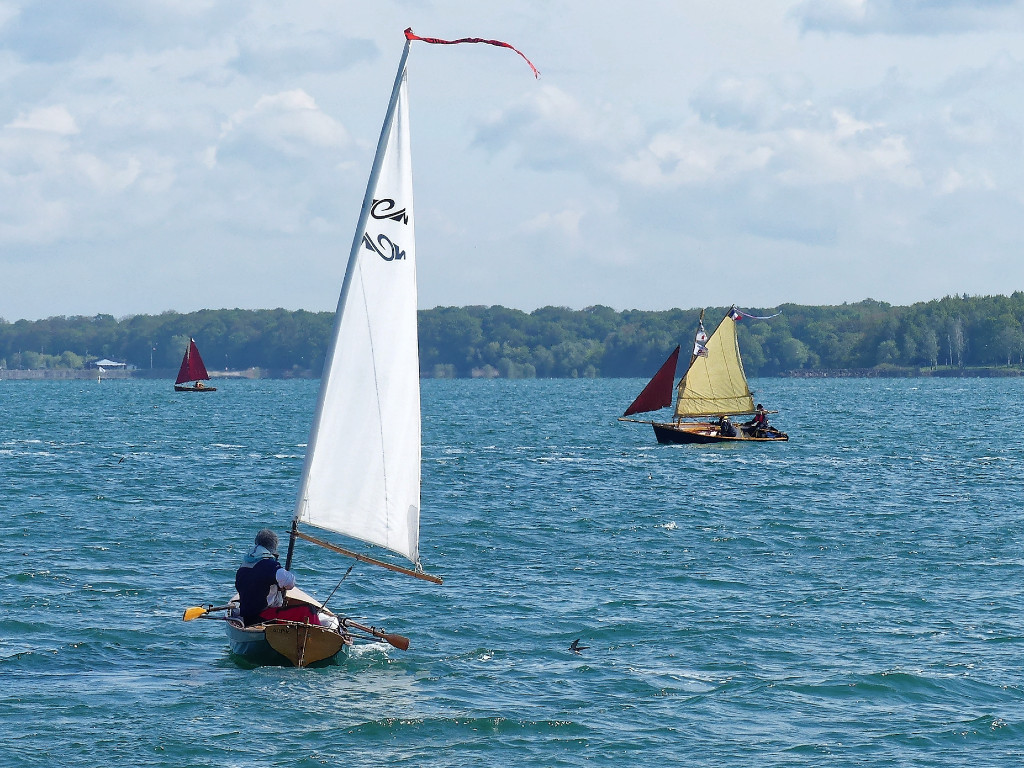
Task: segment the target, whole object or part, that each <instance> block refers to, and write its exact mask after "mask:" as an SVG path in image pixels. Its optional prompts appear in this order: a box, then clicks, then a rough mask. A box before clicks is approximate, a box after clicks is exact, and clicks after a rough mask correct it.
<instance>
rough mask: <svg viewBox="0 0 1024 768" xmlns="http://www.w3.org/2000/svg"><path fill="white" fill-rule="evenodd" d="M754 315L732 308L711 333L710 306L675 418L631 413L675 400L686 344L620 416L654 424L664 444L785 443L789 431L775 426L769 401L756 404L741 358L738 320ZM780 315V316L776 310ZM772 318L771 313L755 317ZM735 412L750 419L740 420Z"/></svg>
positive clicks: (700, 324) (697, 337)
mask: <svg viewBox="0 0 1024 768" xmlns="http://www.w3.org/2000/svg"><path fill="white" fill-rule="evenodd" d="M744 317H754V316H753V315H747V314H745V313H743V312H740V311H739V310H738V309H736V307H735V306H734V307H732V308H731V309H730V310H729V311H728V312H727V313H726V316H725V318H724V319H723V320H722V322H721V323H720V324H719V326H718V328H717V329H716V330H715V332H714V333H713V334H711V337H710V338H708V335H707V333H706V332H705V330H704V310H701V313H700V319H699V320H698V321H697V332H696V334H695V336H694V341H693V354H692V355H691V357H690V365H689V367H688V368H687V370H686V373H685V374H684V375H683V377H682V378H681V379H680V380H679V385H678V387H676V403H675V414H674V418H673V419H672V421H670V422H657V421H646V420H641V419H632V418H629V417H630V416H632V415H633V414H635V413H649V412H651V411H656V410H659V409H661V408H666V407H668V406H670V405H671V404H672V385H673V382H674V381H675V370H676V364H677V362H678V360H679V351H680V348H679V347H676V348H675V351H673V352H672V354H671V355H669V358H668V360H666V361H665V363H664V364H663V365H662V366H661V368H660V369H659V370H658V372H657V373H656V374H655V375H654V377H653V378H652V379H651V380H650V382H648V384H647V386H646V387H644V389H643V390H642V391H641V393H640V394H639V395H638V396H637V398H636V399H635V400H634V401H633V402H632V403H631V404H630V406H629V407H628V408H627V409H626V412H625V413H623V414H622V416H620V417H619V421H631V422H636V423H639V424H650V425H651V426H652V427H653V428H654V435H655V437H656V438H657V440H658V442H659V443H721V442H736V441H755V442H784V441H786V440H789V435H787V434H786V433H785V432H780V431H779V430H778V429H776V428H775V427H772V426H769V424H768V420H767V417H768V414H769V413H777V411H767V410H765V409H764V407H763V406H761V405H760V404H758V405H757V406H755V405H754V396H753V394H752V393H751V391H750V387H749V386H748V384H747V376H746V374H745V373H744V371H743V360H742V359H741V358H740V347H739V340H738V338H737V336H736V323H737V322H739V321H740V320H741V319H743V318H744ZM772 317H774V315H772ZM755 319H759V320H762V319H763V320H766V319H770V318H755ZM735 416H749V417H751V418H750V419H749V421H746V422H745V423H739V424H734V423H733V422H732V418H733V417H735Z"/></svg>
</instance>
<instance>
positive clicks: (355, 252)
mask: <svg viewBox="0 0 1024 768" xmlns="http://www.w3.org/2000/svg"><path fill="white" fill-rule="evenodd" d="M411 45H412V38H410V37H409V36H408V35H407V36H406V39H405V48H403V49H402V58H401V60H400V61H399V62H398V74H397V75H396V76H395V85H394V87H393V88H392V89H391V101H389V102H388V110H387V113H386V114H385V116H384V125H383V126H381V129H380V138H379V139H378V140H377V153H376V154H375V155H374V157H373V167H372V168H371V169H370V179H369V181H367V183H366V193H365V194H364V195H363V207H362V208H361V209H360V210H359V221H358V222H357V223H356V231H355V235H354V236H353V238H352V249H351V250H350V251H349V255H348V264H347V265H346V266H345V278H344V280H343V281H342V284H341V295H340V296H339V297H338V309H337V311H336V312H335V315H334V332H333V334H332V336H331V344H330V347H329V348H328V349H327V357H325V358H324V360H326V361H329V360H331V359H332V358H333V357H334V347H335V345H336V344H337V343H338V335H339V333H338V332H339V329H340V326H341V319H342V315H343V314H344V312H343V311H344V309H345V304H346V303H347V302H348V294H349V289H350V287H351V285H352V276H353V273H354V272H355V268H354V267H355V264H356V260H357V259H358V257H359V248H360V247H361V246H362V243H363V233H364V232H365V231H366V222H367V221H368V220H369V218H370V208H371V207H372V206H373V193H374V190H376V188H377V181H378V179H380V172H381V166H382V165H383V164H384V153H385V151H386V150H387V144H388V136H389V134H390V133H391V124H392V123H393V122H394V119H395V111H396V109H397V108H398V96H399V93H400V92H401V89H402V81H403V80H404V79H405V65H406V62H407V61H408V59H409V48H410V46H411ZM322 375H323V376H330V369H329V367H327V366H326V364H325V366H324V371H323V374H322ZM326 394H327V386H326V382H321V384H320V394H319V397H318V398H317V404H316V413H315V415H314V417H313V426H312V428H311V430H310V435H309V441H308V442H307V445H306V459H305V462H304V464H305V466H304V467H303V471H302V486H301V487H300V488H299V496H298V500H297V502H296V504H295V516H294V518H293V519H292V527H291V535H290V537H289V539H288V556H287V558H286V559H285V566H284V567H285V568H286V569H287V570H291V567H292V555H293V553H294V551H295V539H296V538H298V537H300V536H301V538H304V539H307V538H308V539H310V540H312V541H314V542H315V543H317V544H321V545H322V544H323V543H324V542H321V541H320V540H318V539H312V537H307V536H305V535H303V534H299V517H300V515H301V514H302V504H303V500H304V499H305V498H306V490H307V486H308V482H309V463H310V460H311V459H312V456H313V450H314V447H315V446H316V441H317V435H318V430H317V424H318V423H319V421H320V414H321V412H322V411H323V407H324V399H325V398H326ZM339 549H340V548H339ZM343 554H352V553H349V552H347V551H345V552H343ZM360 558H362V556H360ZM366 559H367V560H370V561H371V562H374V563H376V564H378V565H386V566H388V565H389V564H385V563H383V561H375V560H372V559H370V558H366ZM389 567H390V566H389ZM395 567H396V568H397V567H398V566H395ZM403 570H408V569H403ZM410 573H412V574H413V575H419V574H416V572H415V571H410Z"/></svg>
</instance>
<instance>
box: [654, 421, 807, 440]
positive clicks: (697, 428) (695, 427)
mask: <svg viewBox="0 0 1024 768" xmlns="http://www.w3.org/2000/svg"><path fill="white" fill-rule="evenodd" d="M651 426H652V427H653V428H654V436H655V437H656V438H657V439H658V442H659V443H663V444H675V443H780V442H786V441H788V440H789V435H787V434H786V433H785V432H777V434H773V435H772V436H770V437H754V436H753V435H746V434H744V433H743V428H742V427H738V429H739V430H740V433H739V434H737V435H734V436H731V437H730V436H728V435H723V434H722V432H721V430H720V429H719V427H718V425H717V424H715V423H713V422H710V421H684V422H670V423H665V422H656V421H652V422H651Z"/></svg>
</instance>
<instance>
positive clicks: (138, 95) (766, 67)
mask: <svg viewBox="0 0 1024 768" xmlns="http://www.w3.org/2000/svg"><path fill="white" fill-rule="evenodd" d="M406 27H412V29H413V30H414V31H415V32H416V33H417V34H418V35H421V36H424V37H439V38H448V39H451V38H461V37H484V38H493V39H500V40H505V41H507V42H509V43H511V44H512V45H514V46H516V47H517V48H518V49H519V50H521V51H522V52H523V53H524V54H525V55H526V56H528V57H529V58H530V60H531V61H532V62H533V63H534V64H535V65H536V66H537V68H538V69H539V70H540V72H541V76H540V78H539V79H534V77H533V75H532V73H531V72H530V69H529V67H528V66H527V65H526V63H525V62H523V61H522V59H520V58H519V57H518V56H516V55H515V54H514V53H512V52H510V51H507V50H504V49H500V48H494V47H490V46H482V45H474V46H470V45H459V46H432V45H427V44H424V43H414V44H413V48H412V51H411V55H410V59H409V67H408V76H409V94H410V96H409V98H410V109H411V117H410V124H411V131H412V155H413V173H414V187H415V221H416V234H417V244H416V252H417V260H418V270H419V303H420V307H421V308H430V307H435V306H464V305H478V304H482V305H492V304H501V305H504V306H507V307H514V308H517V309H522V310H526V311H531V310H533V309H536V308H538V307H542V306H548V305H555V306H565V307H570V308H573V309H581V308H584V307H588V306H593V305H605V306H610V307H612V308H614V309H617V310H623V309H650V310H660V309H669V308H673V307H680V308H695V307H701V306H721V305H729V304H733V303H735V304H737V305H738V306H740V307H763V308H768V307H775V306H777V305H779V304H781V303H787V302H794V303H800V304H841V303H843V302H856V301H861V300H863V299H866V298H872V299H876V300H880V301H887V302H889V303H892V304H911V303H914V302H917V301H928V300H930V299H935V298H941V297H943V296H946V295H950V294H971V295H989V294H1009V293H1012V292H1013V291H1016V290H1024V257H1022V256H1024V254H1022V253H1021V247H1020V246H1021V243H1022V241H1024V238H1022V235H1024V0H973V1H971V2H968V1H967V0H757V2H750V0H716V2H714V3H709V2H706V1H705V0H699V1H698V0H648V2H644V3H623V2H612V1H611V0H518V2H515V3H502V2H480V0H436V1H434V0H373V2H366V1H365V0H362V1H360V2H349V1H348V0H292V1H291V2H286V3H282V2H280V0H272V1H264V0H90V1H89V2H83V0H38V1H32V0H0V318H3V319H5V320H7V321H14V320H17V319H30V320H31V319H39V318H44V317H51V316H55V315H87V316H91V315H95V314H110V315H113V316H115V317H119V318H120V317H125V316H128V315H135V314H156V313H160V312H163V311H178V312H189V311H193V310H197V309H203V308H209V309H218V308H235V307H237V308H243V309H270V308H277V307H283V308H286V309H307V310H312V311H323V310H333V309H334V307H335V306H336V303H337V299H338V292H339V290H340V286H341V281H342V277H343V273H344V267H345V263H346V261H347V259H348V251H349V248H350V246H351V243H352V238H353V230H354V227H355V224H356V219H357V216H358V212H359V206H360V202H361V200H362V196H363V192H364V190H365V187H366V180H367V177H368V174H369V169H370V164H371V162H372V155H373V150H374V147H375V145H376V141H377V136H378V134H379V132H380V127H381V122H382V120H383V117H384V111H385V109H386V106H387V101H388V97H389V95H390V90H391V84H392V82H393V80H394V77H395V71H396V68H397V66H398V61H399V58H400V56H401V52H402V48H403V45H404V43H405V38H404V36H403V34H402V32H403V30H404V29H405V28H406Z"/></svg>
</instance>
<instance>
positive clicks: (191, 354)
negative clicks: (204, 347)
mask: <svg viewBox="0 0 1024 768" xmlns="http://www.w3.org/2000/svg"><path fill="white" fill-rule="evenodd" d="M200 380H202V381H209V380H210V374H208V373H207V372H206V366H205V365H203V358H201V357H200V356H199V347H197V346H196V340H195V339H189V340H188V349H186V350H185V356H184V357H183V358H181V368H180V369H179V370H178V378H177V379H175V380H174V383H175V384H183V383H185V382H186V381H200Z"/></svg>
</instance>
